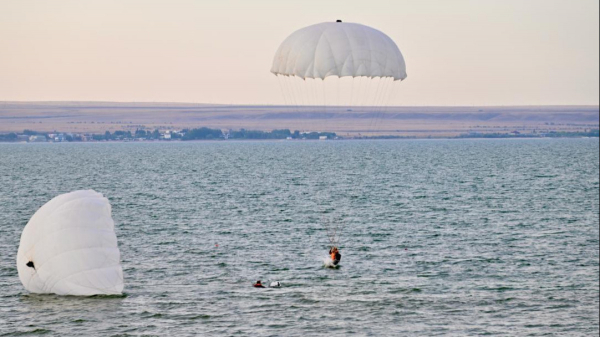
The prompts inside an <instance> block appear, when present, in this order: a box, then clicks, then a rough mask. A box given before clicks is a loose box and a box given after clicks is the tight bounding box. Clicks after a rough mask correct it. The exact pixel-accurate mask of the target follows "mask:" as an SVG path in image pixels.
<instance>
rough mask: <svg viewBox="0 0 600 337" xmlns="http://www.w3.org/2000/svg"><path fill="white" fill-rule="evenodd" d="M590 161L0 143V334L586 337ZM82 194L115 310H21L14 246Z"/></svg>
mask: <svg viewBox="0 0 600 337" xmlns="http://www.w3.org/2000/svg"><path fill="white" fill-rule="evenodd" d="M598 152H599V146H598V140H597V139H556V140H548V139H532V140H455V141H454V140H452V141H450V140H443V141H441V140H440V141H426V140H422V141H339V142H333V141H332V142H197V143H101V144H89V143H88V144H0V171H1V172H2V174H1V175H0V210H1V211H2V216H1V217H0V289H2V292H1V293H0V335H2V334H7V335H9V336H10V335H21V334H28V333H31V334H41V333H46V334H48V335H56V336H65V335H102V336H109V335H167V334H170V335H197V334H201V335H208V336H217V335H224V336H231V335H236V336H281V335H285V336H308V335H310V336H317V335H323V336H324V335H329V336H331V335H337V336H340V335H350V334H353V335H357V336H362V335H371V336H402V335H405V336H416V335H420V336H435V335H455V336H466V335H499V336H502V335H504V336H517V335H519V336H526V335H531V336H538V335H539V336H541V335H573V336H577V335H580V336H589V335H594V334H596V335H597V334H598V331H599V329H598V324H599V320H598V315H599V281H598V280H599V279H598V272H599V254H598V251H599V241H598V237H599V220H598V212H599V206H598V204H599V201H598V199H599V186H598V175H599V155H598ZM90 188H91V189H94V190H96V191H99V192H101V193H103V194H104V195H105V196H107V197H108V198H109V200H110V202H111V204H112V206H113V217H114V219H115V222H116V232H117V236H118V239H119V246H120V249H121V255H122V260H123V268H124V275H125V283H126V286H125V292H126V294H125V296H123V297H109V298H98V297H92V298H75V297H58V296H53V295H32V294H28V293H27V292H26V291H25V290H24V288H23V287H22V285H21V284H20V282H19V279H18V275H17V269H16V266H15V260H16V252H17V249H18V244H19V238H20V234H21V231H22V229H23V227H24V226H25V224H26V223H27V221H28V220H29V218H30V217H31V216H32V215H33V213H34V212H35V211H36V210H37V209H38V208H39V207H41V206H42V205H43V204H44V203H46V202H47V201H48V200H50V199H51V198H53V197H54V196H56V195H58V194H61V193H66V192H70V191H73V190H77V189H90ZM327 223H341V224H342V227H343V232H342V236H341V252H342V255H343V258H342V267H341V268H340V269H338V270H331V269H326V268H323V266H322V264H323V263H322V260H323V258H324V257H325V256H326V255H327V249H328V247H327V245H328V239H327V235H326V231H325V228H324V225H323V224H327ZM216 244H218V245H219V246H218V247H216ZM257 279H262V280H263V281H265V282H268V281H270V280H271V281H280V282H281V283H282V285H283V287H282V288H280V289H254V288H252V287H251V284H252V283H253V281H255V280H257Z"/></svg>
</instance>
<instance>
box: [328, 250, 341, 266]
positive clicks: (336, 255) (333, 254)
mask: <svg viewBox="0 0 600 337" xmlns="http://www.w3.org/2000/svg"><path fill="white" fill-rule="evenodd" d="M329 255H330V256H331V260H332V261H333V265H334V266H337V265H338V263H340V260H341V259H342V254H340V251H339V250H338V249H337V247H331V249H329Z"/></svg>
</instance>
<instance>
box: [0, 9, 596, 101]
mask: <svg viewBox="0 0 600 337" xmlns="http://www.w3.org/2000/svg"><path fill="white" fill-rule="evenodd" d="M598 13H599V2H598V1H597V0H527V1H523V0H420V1H417V0H368V1H365V0H219V1H216V0H214V1H209V0H168V1H167V0H160V1H158V0H87V1H80V0H60V1H59V0H56V1H33V0H19V1H12V0H0V101H116V102H192V103H218V104H283V103H284V97H283V95H282V93H281V91H280V87H279V84H278V81H277V78H276V77H275V76H274V75H272V74H271V73H270V69H271V63H272V61H273V55H274V54H275V52H276V50H277V48H278V47H279V45H280V44H281V42H283V40H284V39H285V38H286V37H287V36H288V35H290V34H291V33H292V32H294V31H295V30H297V29H300V28H302V27H305V26H308V25H311V24H315V23H320V22H326V21H335V20H337V19H341V20H343V21H344V22H356V23H361V24H364V25H367V26H371V27H373V28H376V29H378V30H381V31H382V32H384V33H386V34H387V35H388V36H390V37H391V38H392V39H393V40H394V41H395V42H396V44H397V45H398V47H399V48H400V50H401V51H402V53H403V55H404V58H405V60H406V64H407V73H408V78H407V79H406V80H405V81H403V82H402V83H400V84H399V88H398V90H396V91H395V92H394V96H393V97H392V98H391V99H390V102H389V104H392V105H399V106H446V105H449V106H478V105H487V106H490V105H494V106H496V105H598V104H599V82H600V76H599V74H600V70H599V64H600V58H599V26H600V24H599V18H598V17H599V14H598Z"/></svg>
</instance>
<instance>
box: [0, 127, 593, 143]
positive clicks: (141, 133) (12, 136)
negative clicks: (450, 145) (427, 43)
mask: <svg viewBox="0 0 600 337" xmlns="http://www.w3.org/2000/svg"><path fill="white" fill-rule="evenodd" d="M591 137H599V131H598V129H592V130H589V131H584V132H556V131H553V132H548V133H535V134H524V135H523V134H520V133H519V132H512V133H495V134H490V133H487V134H483V133H467V134H461V135H458V136H454V137H432V136H428V137H406V136H392V135H390V136H360V137H340V136H338V135H336V133H334V132H300V131H297V130H296V131H294V132H292V131H290V130H289V129H284V130H272V131H270V132H265V131H259V130H245V129H242V130H235V131H234V130H227V131H223V130H220V129H210V128H199V129H183V130H159V129H155V130H154V131H146V130H143V129H137V130H136V131H135V132H134V133H132V132H130V131H115V132H113V133H111V132H109V131H106V132H104V133H102V134H90V133H69V132H56V131H55V132H53V133H45V132H40V131H33V130H24V131H23V132H22V133H14V132H13V133H8V134H0V142H2V143H18V142H27V143H63V142H173V141H175V142H176V141H210V140H212V141H248V140H254V141H256V140H289V141H302V140H375V139H481V138H486V139H526V138H529V139H531V138H591Z"/></svg>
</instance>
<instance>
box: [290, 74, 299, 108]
mask: <svg viewBox="0 0 600 337" xmlns="http://www.w3.org/2000/svg"><path fill="white" fill-rule="evenodd" d="M295 80H296V76H289V78H288V84H289V85H290V89H291V90H292V96H293V97H294V112H300V98H299V97H298V90H297V89H296V85H295V84H296V82H295Z"/></svg>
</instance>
